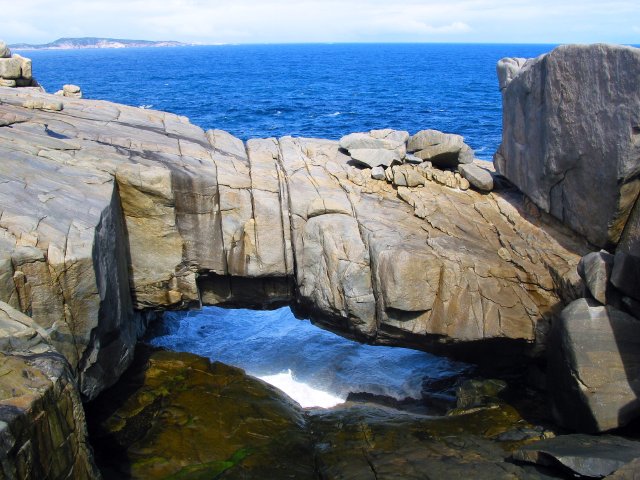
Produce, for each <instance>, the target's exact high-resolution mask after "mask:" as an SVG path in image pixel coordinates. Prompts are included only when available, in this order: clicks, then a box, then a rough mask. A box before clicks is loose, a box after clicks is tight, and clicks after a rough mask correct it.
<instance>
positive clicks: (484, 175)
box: [458, 163, 493, 192]
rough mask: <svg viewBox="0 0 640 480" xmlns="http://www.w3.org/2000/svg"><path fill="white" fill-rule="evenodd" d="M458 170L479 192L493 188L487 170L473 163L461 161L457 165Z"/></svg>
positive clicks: (491, 178)
mask: <svg viewBox="0 0 640 480" xmlns="http://www.w3.org/2000/svg"><path fill="white" fill-rule="evenodd" d="M458 171H459V172H460V175H462V177H463V178H466V179H467V180H468V181H469V183H470V184H471V185H472V186H473V187H474V188H475V189H476V190H480V191H481V192H490V191H491V190H493V177H492V176H491V173H490V172H489V171H488V170H486V169H484V168H481V167H479V166H478V165H476V164H474V163H461V164H460V165H458Z"/></svg>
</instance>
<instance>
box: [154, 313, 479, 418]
mask: <svg viewBox="0 0 640 480" xmlns="http://www.w3.org/2000/svg"><path fill="white" fill-rule="evenodd" d="M160 330H161V331H162V333H161V334H159V335H158V336H156V337H155V338H153V339H152V340H151V342H150V343H152V344H153V345H155V346H161V347H165V348H169V349H171V350H175V351H180V352H191V353H195V354H198V355H201V356H204V357H208V358H210V359H211V360H218V361H221V362H224V363H227V364H230V365H235V366H238V367H241V368H243V369H244V370H246V371H247V373H249V374H250V375H254V376H256V377H259V378H262V379H263V380H265V381H267V382H269V383H271V384H273V385H275V386H276V387H278V388H280V389H281V390H283V391H285V392H286V393H287V394H288V395H289V396H290V397H292V398H293V399H294V400H296V401H297V402H298V403H300V404H301V405H302V406H304V407H312V406H321V407H330V406H333V405H336V404H338V403H341V402H343V401H344V400H345V399H346V398H347V396H348V394H349V393H351V392H353V393H358V392H365V393H371V394H375V395H385V396H387V397H393V398H395V399H397V400H403V399H406V398H414V399H420V398H421V392H422V383H423V381H424V380H425V379H431V380H434V379H439V378H447V377H452V376H457V375H459V374H460V373H461V372H463V371H465V370H466V368H467V366H466V365H465V364H462V363H457V362H452V361H450V360H447V359H444V358H440V357H436V356H434V355H429V354H428V353H424V352H418V351H415V350H409V349H405V348H397V347H384V346H372V345H362V344H359V343H357V342H353V341H351V340H348V339H345V338H342V337H340V336H337V335H335V334H333V333H331V332H328V331H325V330H322V329H320V328H318V327H316V326H314V325H312V324H311V323H310V322H309V321H308V320H298V319H296V318H295V317H294V316H293V314H292V313H291V310H290V309H289V308H288V307H284V308H280V309H278V310H273V311H254V310H243V309H233V310H231V309H224V308H219V307H206V308H204V309H203V310H202V311H191V312H169V313H165V315H164V320H163V323H162V325H161V326H160Z"/></svg>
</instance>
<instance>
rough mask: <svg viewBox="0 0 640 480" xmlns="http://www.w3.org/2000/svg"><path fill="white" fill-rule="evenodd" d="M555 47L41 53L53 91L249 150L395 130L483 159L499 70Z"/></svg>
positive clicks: (37, 65) (494, 128) (496, 139)
mask: <svg viewBox="0 0 640 480" xmlns="http://www.w3.org/2000/svg"><path fill="white" fill-rule="evenodd" d="M553 47H554V46H553V45H489V44H487V45H477V44H473V45H467V44H307V45H304V44H303V45H216V46H194V47H173V48H122V49H85V50H34V51H24V52H19V51H18V52H19V53H22V54H23V55H25V56H27V57H29V58H31V59H32V60H33V71H34V75H35V77H36V78H37V80H38V81H39V82H40V83H41V84H42V85H43V86H44V88H45V89H46V90H47V91H48V92H55V91H56V90H58V89H60V88H61V87H62V85H64V84H67V83H72V84H76V85H79V86H80V87H81V88H82V92H83V95H84V96H85V97H86V98H94V99H101V100H110V101H113V102H118V103H124V104H127V105H132V106H136V107H145V108H153V109H156V110H163V111H168V112H173V113H177V114H180V115H185V116H187V117H189V119H190V120H191V122H192V123H194V124H196V125H199V126H200V127H202V128H204V129H210V128H219V129H222V130H226V131H228V132H230V133H232V134H233V135H235V136H237V137H239V138H242V139H243V140H247V139H249V138H265V137H281V136H285V135H292V136H302V137H316V138H329V139H336V140H337V139H339V138H340V137H341V136H343V135H346V134H347V133H351V132H360V131H368V130H371V129H379V128H393V129H397V130H407V131H409V132H410V133H412V134H413V133H415V132H417V131H419V130H423V129H429V128H430V129H436V130H441V131H443V132H448V133H457V134H459V135H463V136H464V137H465V140H466V142H467V143H468V144H469V145H470V146H471V147H472V148H473V149H474V150H475V152H476V156H477V157H478V158H480V159H482V160H491V159H492V157H493V153H494V152H495V151H496V149H497V147H498V145H499V143H500V136H501V125H502V120H501V118H502V116H501V100H500V92H499V90H498V81H497V77H496V63H497V61H498V60H499V59H500V58H502V57H526V58H530V57H536V56H538V55H541V54H543V53H545V52H548V51H550V50H552V49H553Z"/></svg>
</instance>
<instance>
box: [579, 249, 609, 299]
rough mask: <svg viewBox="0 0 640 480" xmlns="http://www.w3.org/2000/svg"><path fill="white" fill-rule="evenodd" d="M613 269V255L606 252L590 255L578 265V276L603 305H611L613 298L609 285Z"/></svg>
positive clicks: (583, 258)
mask: <svg viewBox="0 0 640 480" xmlns="http://www.w3.org/2000/svg"><path fill="white" fill-rule="evenodd" d="M612 269H613V255H611V254H610V253H609V252H607V251H606V250H601V251H599V252H591V253H588V254H587V255H585V256H584V257H582V259H580V263H578V274H579V275H580V277H581V278H582V280H584V283H585V285H586V287H587V288H588V289H589V293H590V294H591V296H593V298H595V299H596V300H597V301H599V302H600V303H601V304H603V305H606V304H607V303H609V302H608V300H609V299H611V296H612V292H611V287H610V284H609V279H610V278H611V271H612Z"/></svg>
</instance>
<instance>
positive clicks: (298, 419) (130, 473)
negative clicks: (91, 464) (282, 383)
mask: <svg viewBox="0 0 640 480" xmlns="http://www.w3.org/2000/svg"><path fill="white" fill-rule="evenodd" d="M89 411H90V414H89V416H90V417H93V418H94V422H95V423H94V424H93V425H92V430H93V432H92V435H93V438H94V441H95V442H96V445H97V450H98V463H99V464H101V466H102V468H103V474H104V476H105V477H106V478H144V479H154V478H171V479H183V478H189V479H198V478H207V479H212V478H218V476H219V475H221V474H223V473H224V474H225V478H313V477H314V459H313V451H312V448H311V439H310V435H309V434H308V433H307V428H306V422H305V417H304V413H303V411H302V409H301V408H300V407H299V406H297V405H296V404H295V403H293V402H292V401H291V400H289V399H288V398H287V397H286V396H284V395H283V394H282V393H280V392H279V391H278V390H276V389H275V388H273V387H271V386H269V385H267V384H265V383H264V382H262V381H260V380H257V379H254V378H252V377H249V376H247V375H245V374H244V372H243V371H242V370H240V369H238V368H235V367H230V366H227V365H224V364H221V363H217V362H216V363H211V362H209V360H207V359H205V358H201V357H198V356H196V355H192V354H187V353H175V352H167V351H161V350H150V349H146V348H140V349H138V351H137V352H136V359H135V361H134V364H133V366H132V368H131V369H130V370H128V371H127V372H126V373H125V375H124V376H123V379H122V381H121V382H120V383H119V384H118V385H117V386H116V387H114V388H112V389H110V390H108V391H107V392H105V394H104V395H103V396H101V397H100V398H99V399H98V400H97V401H95V402H94V403H93V404H91V405H89ZM113 452H120V455H118V458H115V457H114V455H113ZM106 455H108V458H107V457H106Z"/></svg>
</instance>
